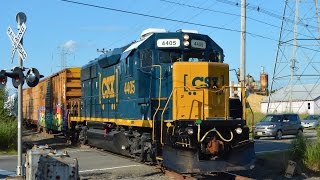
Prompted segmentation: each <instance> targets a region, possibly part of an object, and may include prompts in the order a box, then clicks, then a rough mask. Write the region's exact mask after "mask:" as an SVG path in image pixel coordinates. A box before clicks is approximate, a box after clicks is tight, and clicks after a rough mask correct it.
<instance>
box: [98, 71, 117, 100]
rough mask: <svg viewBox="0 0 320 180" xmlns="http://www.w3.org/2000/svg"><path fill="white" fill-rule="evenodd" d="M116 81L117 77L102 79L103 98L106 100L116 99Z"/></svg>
mask: <svg viewBox="0 0 320 180" xmlns="http://www.w3.org/2000/svg"><path fill="white" fill-rule="evenodd" d="M114 80H115V75H112V76H108V77H105V78H103V79H102V86H101V92H102V98H104V99H105V98H113V97H115V93H114V92H115V91H114Z"/></svg>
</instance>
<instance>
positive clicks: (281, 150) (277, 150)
mask: <svg viewBox="0 0 320 180" xmlns="http://www.w3.org/2000/svg"><path fill="white" fill-rule="evenodd" d="M288 150H289V149H275V150H271V151H259V152H256V154H263V153H271V152H284V151H288Z"/></svg>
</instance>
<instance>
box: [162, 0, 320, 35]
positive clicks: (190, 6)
mask: <svg viewBox="0 0 320 180" xmlns="http://www.w3.org/2000/svg"><path fill="white" fill-rule="evenodd" d="M160 1H162V2H166V3H170V4H175V5H179V6H185V7H189V8H194V9H199V10H202V11H209V12H215V13H220V14H224V15H230V16H235V17H239V16H240V17H241V15H240V14H235V13H229V12H224V11H218V10H213V9H208V8H202V7H199V6H193V5H190V4H185V3H179V2H173V1H169V0H160ZM246 18H247V19H250V20H252V21H255V22H258V23H261V24H265V25H268V26H271V27H274V28H280V26H277V25H273V24H270V23H267V22H264V21H261V20H258V19H255V18H252V17H249V16H246ZM283 30H285V31H289V32H293V31H292V30H289V29H285V28H283ZM298 34H299V35H302V36H305V37H310V38H314V36H308V35H305V34H301V33H298Z"/></svg>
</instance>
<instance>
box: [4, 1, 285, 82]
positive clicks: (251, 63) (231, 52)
mask: <svg viewBox="0 0 320 180" xmlns="http://www.w3.org/2000/svg"><path fill="white" fill-rule="evenodd" d="M75 1H78V2H83V3H89V4H94V5H99V6H104V7H110V8H115V9H121V10H126V11H132V12H138V13H142V14H149V15H153V16H160V17H165V18H172V19H176V20H183V21H190V22H193V23H198V24H204V25H209V26H215V27H223V28H228V29H232V30H240V16H234V15H230V14H238V15H240V7H239V6H236V5H235V3H236V2H239V3H240V0H238V1H236V0H182V1H181V0H180V1H179V0H178V1H174V0H172V2H178V3H181V4H180V5H177V4H173V3H169V2H168V1H171V0H168V1H161V0H148V1H146V0H121V1H119V0H91V1H80V0H75ZM230 2H232V4H233V5H231V3H230ZM247 3H248V4H249V5H250V7H251V9H248V10H247V16H248V20H247V31H248V32H250V33H252V34H256V35H258V36H256V35H252V34H248V35H247V58H246V60H247V71H246V72H247V73H249V74H252V75H253V76H254V77H255V79H257V80H258V79H259V72H260V66H265V69H266V71H267V72H268V73H269V74H270V75H271V74H272V70H273V65H274V62H275V57H276V50H277V42H276V40H278V37H279V32H280V26H281V20H280V19H279V18H276V17H274V14H276V15H279V16H281V15H282V11H283V7H284V1H280V0H247ZM182 4H185V5H191V6H197V7H201V8H206V9H210V10H211V11H208V10H203V9H199V8H192V7H187V6H185V5H182ZM258 7H259V9H260V11H258V10H257V8H258ZM255 8H256V9H255ZM254 9H255V10H254ZM261 10H264V11H261ZM20 11H22V12H24V13H25V14H26V15H27V22H26V25H27V31H26V33H25V35H24V47H25V50H26V51H27V53H28V58H27V60H26V61H24V65H25V67H36V68H38V69H39V70H40V72H41V73H42V74H43V75H45V76H48V75H50V74H52V73H54V72H57V71H58V70H60V69H61V67H60V66H61V52H62V51H61V49H62V48H64V49H68V50H69V51H68V52H69V53H68V54H67V55H65V58H66V60H67V65H68V66H82V65H84V64H86V63H87V62H89V61H90V60H92V59H94V58H96V57H97V56H99V55H100V53H98V52H96V49H97V48H99V49H101V48H106V49H113V48H115V47H120V46H123V45H125V44H127V43H129V42H131V41H133V40H135V39H138V38H139V36H140V34H141V32H142V31H143V30H144V29H146V28H149V27H152V28H165V29H166V30H169V31H176V30H178V29H195V30H198V31H199V32H200V33H202V34H208V35H209V36H210V37H211V38H212V39H213V40H215V41H216V42H217V43H218V44H219V45H220V46H221V47H222V48H223V49H224V53H225V62H226V63H228V64H229V65H230V68H238V67H239V62H240V33H239V32H233V31H226V30H219V29H214V28H208V27H201V26H196V25H189V24H182V23H177V22H170V21H165V20H159V19H153V18H149V17H142V16H136V15H132V14H126V13H120V12H115V11H109V10H105V9H98V8H93V7H87V6H81V5H76V4H71V3H67V2H62V1H60V0H46V1H44V0H42V1H40V0H28V1H22V0H10V1H5V2H2V3H1V6H0V62H1V63H0V69H10V68H12V67H14V66H15V65H16V64H17V59H15V60H14V63H13V64H11V60H10V52H11V42H10V40H9V38H8V37H7V34H6V31H7V28H8V26H11V27H12V28H13V29H14V31H15V33H17V28H16V21H15V16H16V14H17V13H18V12H20ZM213 11H222V12H224V13H225V14H223V13H218V12H213ZM266 12H267V13H266ZM270 12H272V13H273V14H270ZM268 13H269V14H268ZM252 19H253V20H252ZM257 21H260V22H257ZM275 26H276V27H275ZM259 36H263V37H266V38H261V37H259ZM270 39H272V40H270ZM17 55H18V54H16V56H15V57H17ZM10 84H11V83H10Z"/></svg>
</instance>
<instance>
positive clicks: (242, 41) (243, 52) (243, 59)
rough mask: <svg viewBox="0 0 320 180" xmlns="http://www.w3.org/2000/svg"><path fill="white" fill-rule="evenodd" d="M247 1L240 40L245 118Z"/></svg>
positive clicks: (244, 6) (242, 17)
mask: <svg viewBox="0 0 320 180" xmlns="http://www.w3.org/2000/svg"><path fill="white" fill-rule="evenodd" d="M246 6H247V5H246V0H241V38H240V82H241V101H242V106H243V118H245V117H246V113H245V109H246V108H245V107H246V102H245V99H244V98H245V93H246V88H245V87H246V83H245V75H246Z"/></svg>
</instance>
